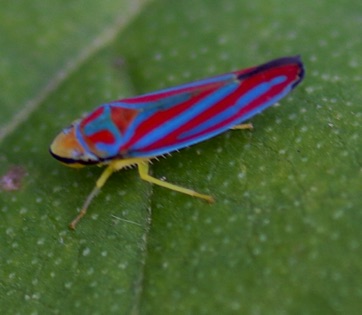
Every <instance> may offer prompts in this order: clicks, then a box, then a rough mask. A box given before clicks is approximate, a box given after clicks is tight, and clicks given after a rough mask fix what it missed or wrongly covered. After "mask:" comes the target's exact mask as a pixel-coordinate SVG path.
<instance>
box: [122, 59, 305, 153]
mask: <svg viewBox="0 0 362 315" xmlns="http://www.w3.org/2000/svg"><path fill="white" fill-rule="evenodd" d="M303 74H304V70H303V65H302V63H301V61H300V59H299V57H287V58H281V59H277V60H274V61H271V62H269V63H266V64H264V65H261V66H258V67H254V68H249V69H246V70H241V71H236V72H232V73H228V74H224V75H220V76H216V77H213V78H209V79H205V80H200V81H196V82H193V83H189V84H184V85H181V86H178V87H174V88H170V89H166V90H162V91H159V92H155V93H150V94H146V95H143V96H140V97H136V98H131V99H126V100H123V101H122V104H124V103H126V104H128V106H132V107H133V106H134V108H140V107H141V108H142V110H139V113H138V115H137V117H136V119H135V120H134V122H133V123H132V124H131V125H130V126H129V127H130V128H129V129H128V130H127V133H126V134H127V137H125V139H124V140H125V142H124V143H123V144H122V146H121V151H122V152H127V155H128V156H131V157H144V156H157V155H161V154H165V153H168V152H171V151H174V150H177V149H181V148H183V147H186V146H189V145H192V144H195V143H197V142H200V141H203V140H206V139H208V138H211V137H213V136H215V135H217V134H220V133H221V132H223V131H225V130H227V129H229V128H230V127H232V126H234V125H236V124H240V123H242V122H243V121H245V120H247V119H249V118H251V117H252V116H254V115H255V114H257V113H259V112H261V111H262V110H263V109H265V108H267V107H268V106H270V105H272V104H274V103H275V102H277V101H279V100H280V99H281V98H283V97H284V96H285V95H286V94H288V93H289V92H290V91H291V90H292V89H293V88H294V87H295V86H296V85H297V84H298V83H299V82H300V81H301V80H302V78H303Z"/></svg>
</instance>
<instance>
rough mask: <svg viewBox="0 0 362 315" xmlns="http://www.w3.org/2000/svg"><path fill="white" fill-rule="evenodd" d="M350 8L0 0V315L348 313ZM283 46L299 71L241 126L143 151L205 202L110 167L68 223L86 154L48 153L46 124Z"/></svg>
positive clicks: (61, 123) (355, 120) (361, 273)
mask: <svg viewBox="0 0 362 315" xmlns="http://www.w3.org/2000/svg"><path fill="white" fill-rule="evenodd" d="M361 9H362V5H361V3H360V2H358V1H349V2H345V1H341V0H340V1H338V0H336V1H332V2H331V1H326V0H322V1H311V0H305V1H303V2H290V3H289V2H287V3H285V2H284V1H281V0H272V1H266V0H255V1H252V2H245V1H237V0H225V1H212V0H201V1H197V2H196V1H191V0H184V1H146V0H145V1H125V0H124V1H113V0H107V1H102V2H96V1H83V0H77V1H72V2H69V3H66V2H64V1H62V2H61V1H56V0H54V1H52V2H51V3H49V4H46V3H44V2H43V1H38V0H36V1H31V2H27V1H20V2H19V1H18V2H16V3H15V2H8V3H6V4H5V3H2V10H1V11H0V32H1V34H2V35H1V36H0V47H1V51H0V56H1V58H0V81H1V82H2V88H1V93H0V101H1V117H0V161H1V162H2V163H1V164H0V183H1V187H2V188H3V189H2V191H0V213H1V223H0V226H1V228H0V231H1V239H2V245H1V260H0V279H1V280H0V283H1V285H0V311H1V314H59V313H61V314H75V313H84V314H108V313H116V314H214V313H215V311H217V312H218V313H220V314H359V312H360V309H361V306H362V303H361V301H362V286H361V281H360V279H361V277H362V267H361V263H360V261H361V258H362V253H361V237H362V233H361V228H360V222H361V219H362V212H361V209H362V198H361V182H362V181H361V175H362V174H361V150H360V148H361V146H362V141H361V135H360V126H361V125H362V115H361V109H360V108H361V103H362V91H361V80H362V76H361V67H362V57H361V56H362V42H361V40H360V32H359V31H358V30H360V29H361V27H362V20H361V15H360V13H361V12H362V11H361ZM296 54H301V55H302V58H303V60H304V62H305V65H306V78H305V81H304V82H303V83H302V85H301V86H299V87H298V88H297V89H296V90H295V91H294V92H293V93H292V94H291V95H290V96H289V97H288V98H286V99H284V100H283V101H281V102H280V106H275V107H272V108H270V109H268V110H267V111H265V112H263V114H261V115H259V116H256V117H254V118H253V119H252V122H253V125H254V130H252V131H237V130H235V131H230V132H227V133H225V134H223V135H221V136H218V137H216V138H214V139H212V140H209V141H207V142H204V143H200V144H198V145H195V146H193V147H191V148H188V149H185V150H182V151H181V152H179V153H175V154H173V155H172V156H171V157H168V158H167V159H161V160H160V161H158V162H155V163H154V164H153V166H152V172H153V174H154V176H156V177H158V178H167V180H168V181H169V182H172V183H176V184H179V185H182V186H185V187H189V188H192V189H195V190H197V191H200V192H203V193H208V194H212V195H213V196H214V197H215V199H216V202H215V203H214V204H212V205H209V204H206V203H204V202H203V201H200V200H197V199H193V198H191V197H188V196H185V195H182V194H178V193H175V192H172V191H169V190H166V189H164V188H161V187H156V186H152V185H150V184H148V183H146V182H143V181H141V180H140V179H139V177H138V173H137V171H136V170H134V169H131V170H125V171H122V172H119V173H117V174H114V175H113V176H112V177H111V178H110V180H109V181H108V182H107V184H106V186H105V187H104V188H103V189H102V192H101V193H100V194H99V196H98V197H97V198H96V199H95V200H94V202H93V203H92V204H91V206H90V208H89V213H88V214H87V216H86V217H85V218H84V219H83V220H82V221H81V222H80V224H79V226H78V229H77V230H76V231H70V230H68V228H67V224H68V223H69V222H70V220H72V219H73V218H74V216H76V214H77V209H79V207H80V206H81V205H82V203H83V201H84V199H85V198H86V196H87V195H88V194H89V193H90V191H91V190H92V188H93V187H94V184H95V181H96V180H97V178H98V176H99V175H100V173H101V171H102V170H101V169H98V168H96V167H93V168H91V167H90V168H86V169H81V170H74V169H70V168H66V167H64V166H63V165H61V164H59V163H57V162H56V161H54V160H53V159H52V158H51V156H50V155H49V153H48V147H49V144H50V143H51V141H52V139H53V138H54V136H55V135H56V133H57V132H59V131H60V130H61V129H62V128H63V127H65V126H67V125H69V124H70V123H71V122H72V121H73V120H74V119H76V118H78V117H80V116H81V115H82V114H83V113H85V112H87V111H90V110H91V109H93V108H94V107H95V106H97V105H99V104H102V103H104V102H107V101H111V100H114V99H118V98H121V97H126V96H132V95H136V94H140V93H143V92H147V91H152V90H156V89H159V88H162V87H167V86H172V85H176V84H180V83H184V82H188V81H191V80H193V79H200V78H203V77H207V76H211V75H215V74H219V73H223V72H227V71H230V70H236V69H241V68H245V67H248V66H253V65H257V64H259V63H262V62H265V61H268V60H270V59H273V58H277V57H281V56H286V55H296ZM11 179H15V181H16V182H15V183H14V184H11V182H10V180H11ZM12 188H13V189H14V190H13V191H9V190H10V189H12ZM6 189H8V190H6Z"/></svg>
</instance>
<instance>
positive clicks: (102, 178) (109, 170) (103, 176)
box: [69, 164, 115, 230]
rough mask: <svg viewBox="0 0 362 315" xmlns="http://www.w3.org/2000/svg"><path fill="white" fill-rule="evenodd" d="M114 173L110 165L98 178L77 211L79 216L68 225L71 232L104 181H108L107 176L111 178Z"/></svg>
mask: <svg viewBox="0 0 362 315" xmlns="http://www.w3.org/2000/svg"><path fill="white" fill-rule="evenodd" d="M114 171H115V169H114V167H113V165H112V164H110V165H109V166H108V167H107V168H106V169H105V170H104V171H103V173H102V174H101V176H100V177H99V178H98V180H97V182H96V186H95V187H94V188H93V190H92V192H91V193H90V194H89V195H88V197H87V199H86V200H85V202H84V204H83V207H82V209H81V210H80V211H79V214H78V215H77V217H76V218H75V219H74V220H73V221H72V222H71V223H70V224H69V227H70V228H71V229H72V230H75V226H76V225H77V223H78V222H79V220H80V219H81V218H83V217H84V216H85V214H86V213H87V209H88V207H89V205H90V204H91V202H92V200H93V199H94V197H95V196H97V194H98V193H99V192H100V190H101V188H102V187H103V186H104V184H105V183H106V181H107V180H108V178H109V176H111V175H112V174H113V172H114Z"/></svg>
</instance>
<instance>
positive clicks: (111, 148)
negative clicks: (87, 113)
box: [83, 105, 122, 157]
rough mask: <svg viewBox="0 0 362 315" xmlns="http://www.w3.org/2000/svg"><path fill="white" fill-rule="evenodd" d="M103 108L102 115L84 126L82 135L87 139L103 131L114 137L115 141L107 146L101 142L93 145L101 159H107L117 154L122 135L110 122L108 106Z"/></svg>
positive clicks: (110, 116) (110, 115)
mask: <svg viewBox="0 0 362 315" xmlns="http://www.w3.org/2000/svg"><path fill="white" fill-rule="evenodd" d="M103 107H104V110H103V113H102V115H100V116H98V117H97V118H96V119H94V120H93V121H90V122H89V123H88V124H87V125H86V126H84V130H83V131H84V134H85V135H86V136H88V137H89V136H92V135H93V134H95V133H97V132H100V131H104V130H107V131H109V132H110V133H111V134H112V135H113V136H114V138H115V141H114V143H112V144H107V143H103V142H98V143H96V144H95V147H96V149H97V150H98V151H101V152H103V153H102V157H107V156H112V155H116V154H117V153H118V148H119V145H120V143H121V141H122V134H121V132H120V131H119V130H118V128H117V127H116V126H115V125H114V123H113V121H112V114H111V108H110V106H109V105H104V106H103ZM104 153H105V154H104Z"/></svg>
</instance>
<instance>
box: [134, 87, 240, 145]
mask: <svg viewBox="0 0 362 315" xmlns="http://www.w3.org/2000/svg"><path fill="white" fill-rule="evenodd" d="M238 86H239V82H238V81H234V83H233V84H228V85H226V86H223V87H222V88H220V89H218V90H216V91H215V92H214V93H212V94H210V95H209V96H207V97H205V98H204V99H203V100H201V101H200V102H199V103H198V104H197V105H196V106H193V107H191V108H190V109H189V110H187V111H185V112H183V113H181V114H180V115H179V116H177V117H175V118H173V119H170V120H168V121H166V122H165V123H163V124H161V125H160V126H158V127H157V128H156V129H154V130H152V131H151V132H149V133H148V134H146V135H145V136H144V137H143V138H141V139H140V140H139V141H138V142H137V143H135V145H134V146H133V147H132V150H133V149H135V150H137V149H138V148H143V147H147V146H148V145H150V144H153V143H155V142H157V141H158V140H160V139H162V138H163V137H164V135H165V134H168V133H171V132H173V131H174V130H176V129H177V128H179V127H181V126H182V125H183V124H184V123H185V122H187V121H189V120H191V119H193V118H195V117H197V116H198V115H200V113H202V112H204V111H205V110H206V109H208V108H209V107H210V106H212V105H213V104H215V102H218V101H220V100H222V99H223V98H225V97H226V96H227V95H229V94H230V93H232V92H234V91H235V90H236V89H237V88H238Z"/></svg>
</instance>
